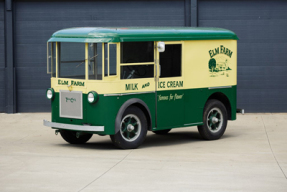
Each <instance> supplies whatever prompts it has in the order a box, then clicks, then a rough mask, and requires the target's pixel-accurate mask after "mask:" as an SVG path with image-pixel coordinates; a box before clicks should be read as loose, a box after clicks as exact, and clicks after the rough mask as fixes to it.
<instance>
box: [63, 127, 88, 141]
mask: <svg viewBox="0 0 287 192" xmlns="http://www.w3.org/2000/svg"><path fill="white" fill-rule="evenodd" d="M60 134H61V136H62V137H63V139H64V140H65V141H67V142H68V143H70V144H84V143H86V142H87V141H89V140H90V139H91V137H92V136H93V134H89V133H85V134H83V135H80V137H79V138H77V136H76V134H77V132H76V131H68V130H61V131H60Z"/></svg>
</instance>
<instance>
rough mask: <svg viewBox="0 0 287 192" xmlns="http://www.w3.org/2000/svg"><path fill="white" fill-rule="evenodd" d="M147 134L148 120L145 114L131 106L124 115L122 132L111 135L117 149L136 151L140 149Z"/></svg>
mask: <svg viewBox="0 0 287 192" xmlns="http://www.w3.org/2000/svg"><path fill="white" fill-rule="evenodd" d="M146 134H147V120H146V117H145V114H144V113H143V112H142V110H141V109H140V108H138V107H135V106H131V107H129V108H127V109H126V111H125V112H124V114H123V117H122V121H121V125H120V130H119V131H118V133H116V134H115V135H111V136H110V137H111V140H112V142H113V143H114V145H115V146H116V147H119V148H122V149H134V148H137V147H139V146H140V145H141V144H142V143H143V141H144V140H145V137H146Z"/></svg>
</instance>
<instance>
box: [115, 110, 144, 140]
mask: <svg viewBox="0 0 287 192" xmlns="http://www.w3.org/2000/svg"><path fill="white" fill-rule="evenodd" d="M140 132H141V122H140V119H139V118H138V117H137V116H136V115H134V114H129V115H126V116H125V117H124V118H123V119H122V122H121V128H120V133H121V136H122V138H123V139H124V140H126V141H128V142H132V141H135V140H136V139H137V138H138V137H139V135H140Z"/></svg>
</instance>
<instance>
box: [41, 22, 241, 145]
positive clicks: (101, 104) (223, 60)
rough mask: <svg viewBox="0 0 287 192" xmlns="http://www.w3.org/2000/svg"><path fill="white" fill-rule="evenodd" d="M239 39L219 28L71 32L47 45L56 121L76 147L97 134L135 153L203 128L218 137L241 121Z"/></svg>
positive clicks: (207, 136) (208, 135)
mask: <svg viewBox="0 0 287 192" xmlns="http://www.w3.org/2000/svg"><path fill="white" fill-rule="evenodd" d="M237 39H238V38H237V36H236V34H235V33H233V32H232V31H229V30H226V29H220V28H200V27H197V28H192V27H182V28H177V27H173V28H165V27H142V28H135V27H129V28H112V27H105V28H102V27H97V28H93V27H89V28H70V29H63V30H60V31H57V32H55V33H54V34H53V35H52V37H51V38H50V39H49V40H48V43H47V54H48V57H47V59H48V63H47V72H48V73H49V74H51V88H49V89H47V92H46V93H47V98H48V99H49V100H51V107H52V112H51V121H47V120H44V125H45V126H48V127H52V128H53V129H56V133H58V132H59V133H60V134H61V136H62V137H63V139H64V140H66V141H67V142H68V143H71V144H82V143H86V142H87V141H88V140H89V139H90V138H91V137H92V135H93V134H98V135H110V137H111V140H112V142H113V143H114V144H115V146H117V147H119V148H123V149H130V148H137V147H138V146H140V145H141V144H142V143H143V141H144V139H145V137H146V134H147V131H152V132H154V133H156V134H167V133H168V132H169V131H170V130H171V129H174V128H180V127H191V126H197V127H198V131H199V133H200V135H201V136H202V137H203V138H204V139H207V140H214V139H219V138H220V137H221V136H222V135H223V134H224V132H225V129H226V126H227V121H228V120H235V119H236V110H237V109H236V90H237Z"/></svg>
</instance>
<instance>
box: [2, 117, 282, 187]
mask: <svg viewBox="0 0 287 192" xmlns="http://www.w3.org/2000/svg"><path fill="white" fill-rule="evenodd" d="M0 119H1V125H0V131H1V134H0V191H32V190H33V191H69V192H70V191H84V192H87V191H218V192H222V191H258V192H259V191H260V192H264V191H268V192H270V191H276V192H281V191H282V192H286V191H287V177H286V176H287V149H286V148H287V139H286V137H287V126H286V125H287V114H246V115H238V119H237V120H236V121H230V122H229V123H228V128H227V130H226V132H225V134H224V136H223V137H222V138H221V139H220V140H217V141H203V140H201V138H200V136H199V134H198V132H197V129H196V127H190V128H180V129H174V130H172V131H171V132H170V133H169V134H168V135H165V136H159V135H155V134H153V133H148V136H147V138H146V140H145V142H144V144H143V145H142V146H141V147H140V148H139V149H136V150H118V149H115V148H114V146H113V145H112V143H111V141H110V138H109V136H97V135H95V136H93V137H92V139H91V140H90V141H89V142H88V143H87V144H85V145H70V144H68V143H66V142H65V141H64V140H63V139H62V138H61V136H60V135H58V136H55V134H54V131H53V130H52V129H49V128H47V127H44V126H43V125H42V120H43V119H50V114H48V113H25V114H13V115H11V114H10V115H9V114H0Z"/></svg>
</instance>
